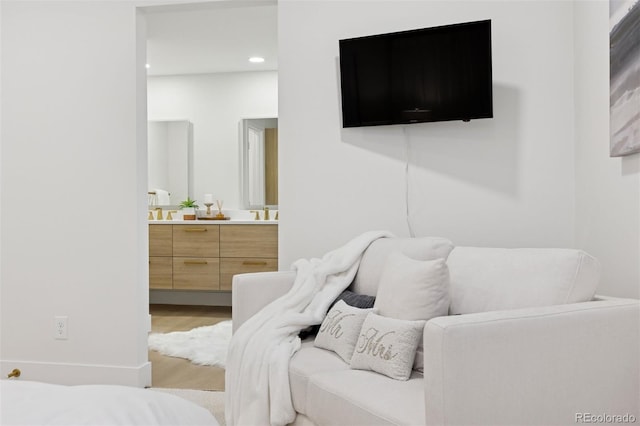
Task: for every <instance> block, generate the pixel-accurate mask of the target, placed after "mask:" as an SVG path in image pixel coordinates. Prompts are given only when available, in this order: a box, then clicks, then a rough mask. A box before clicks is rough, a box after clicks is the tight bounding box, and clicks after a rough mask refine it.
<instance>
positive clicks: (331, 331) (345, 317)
mask: <svg viewBox="0 0 640 426" xmlns="http://www.w3.org/2000/svg"><path fill="white" fill-rule="evenodd" d="M373 311H374V310H373V308H370V309H359V308H355V307H353V306H349V305H347V304H346V303H345V302H344V300H339V301H338V302H336V304H335V305H333V307H332V308H331V309H329V312H327V316H326V317H325V318H324V321H322V324H321V325H320V330H318V334H317V335H316V340H315V341H314V345H315V346H316V347H318V348H322V349H328V350H330V351H333V352H335V353H337V354H338V355H339V356H340V358H342V359H343V360H344V361H345V362H350V361H351V355H353V348H354V347H355V345H356V341H357V340H358V335H359V334H360V329H361V328H362V323H363V322H364V320H365V318H366V317H367V315H368V314H369V313H370V312H373Z"/></svg>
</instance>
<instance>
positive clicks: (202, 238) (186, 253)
mask: <svg viewBox="0 0 640 426" xmlns="http://www.w3.org/2000/svg"><path fill="white" fill-rule="evenodd" d="M277 269H278V225H272V224H231V223H225V224H220V225H209V224H198V223H196V224H192V223H185V224H182V223H180V224H175V223H166V224H150V225H149V289H151V290H173V291H183V290H184V291H193V290H198V291H215V292H229V291H231V281H232V278H233V276H234V275H235V274H242V273H246V272H264V271H276V270H277Z"/></svg>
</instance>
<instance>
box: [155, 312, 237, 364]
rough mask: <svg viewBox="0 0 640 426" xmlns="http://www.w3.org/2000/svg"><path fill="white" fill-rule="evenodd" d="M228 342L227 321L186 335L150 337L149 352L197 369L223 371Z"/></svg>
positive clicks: (175, 333) (228, 327)
mask: <svg viewBox="0 0 640 426" xmlns="http://www.w3.org/2000/svg"><path fill="white" fill-rule="evenodd" d="M230 340H231V321H222V322H219V323H217V324H214V325H206V326H203V327H198V328H194V329H193V330H189V331H172V332H171V333H151V334H150V335H149V349H152V350H154V351H158V352H160V353H161V354H163V355H168V356H173V357H178V358H186V359H188V360H190V361H191V362H192V363H194V364H198V365H215V366H217V367H221V368H224V367H225V366H226V360H227V348H228V347H229V341H230Z"/></svg>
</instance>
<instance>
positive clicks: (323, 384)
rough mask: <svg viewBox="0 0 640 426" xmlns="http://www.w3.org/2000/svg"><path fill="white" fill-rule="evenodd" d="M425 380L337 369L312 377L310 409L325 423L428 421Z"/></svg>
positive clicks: (415, 374) (338, 425) (326, 425)
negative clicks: (393, 377) (426, 418)
mask: <svg viewBox="0 0 640 426" xmlns="http://www.w3.org/2000/svg"><path fill="white" fill-rule="evenodd" d="M424 400H425V399H424V379H423V376H422V374H420V373H418V372H415V371H414V372H413V373H412V375H411V378H410V379H409V380H407V381H398V380H393V379H390V378H388V377H386V376H383V375H381V374H378V373H374V372H371V371H362V370H336V371H331V372H325V373H322V374H315V375H313V376H311V379H310V381H309V385H308V389H307V403H306V405H307V407H306V408H307V412H306V413H305V414H306V415H307V416H308V417H309V418H310V419H311V420H312V421H313V422H314V423H315V424H317V425H323V426H332V425H335V426H344V425H350V426H358V425H363V426H364V425H366V426H373V425H420V424H422V425H423V424H425V407H424Z"/></svg>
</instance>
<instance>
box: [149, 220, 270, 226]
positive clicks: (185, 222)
mask: <svg viewBox="0 0 640 426" xmlns="http://www.w3.org/2000/svg"><path fill="white" fill-rule="evenodd" d="M148 222H149V225H277V224H278V221H277V220H242V219H232V220H182V219H178V220H149V221H148Z"/></svg>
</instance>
